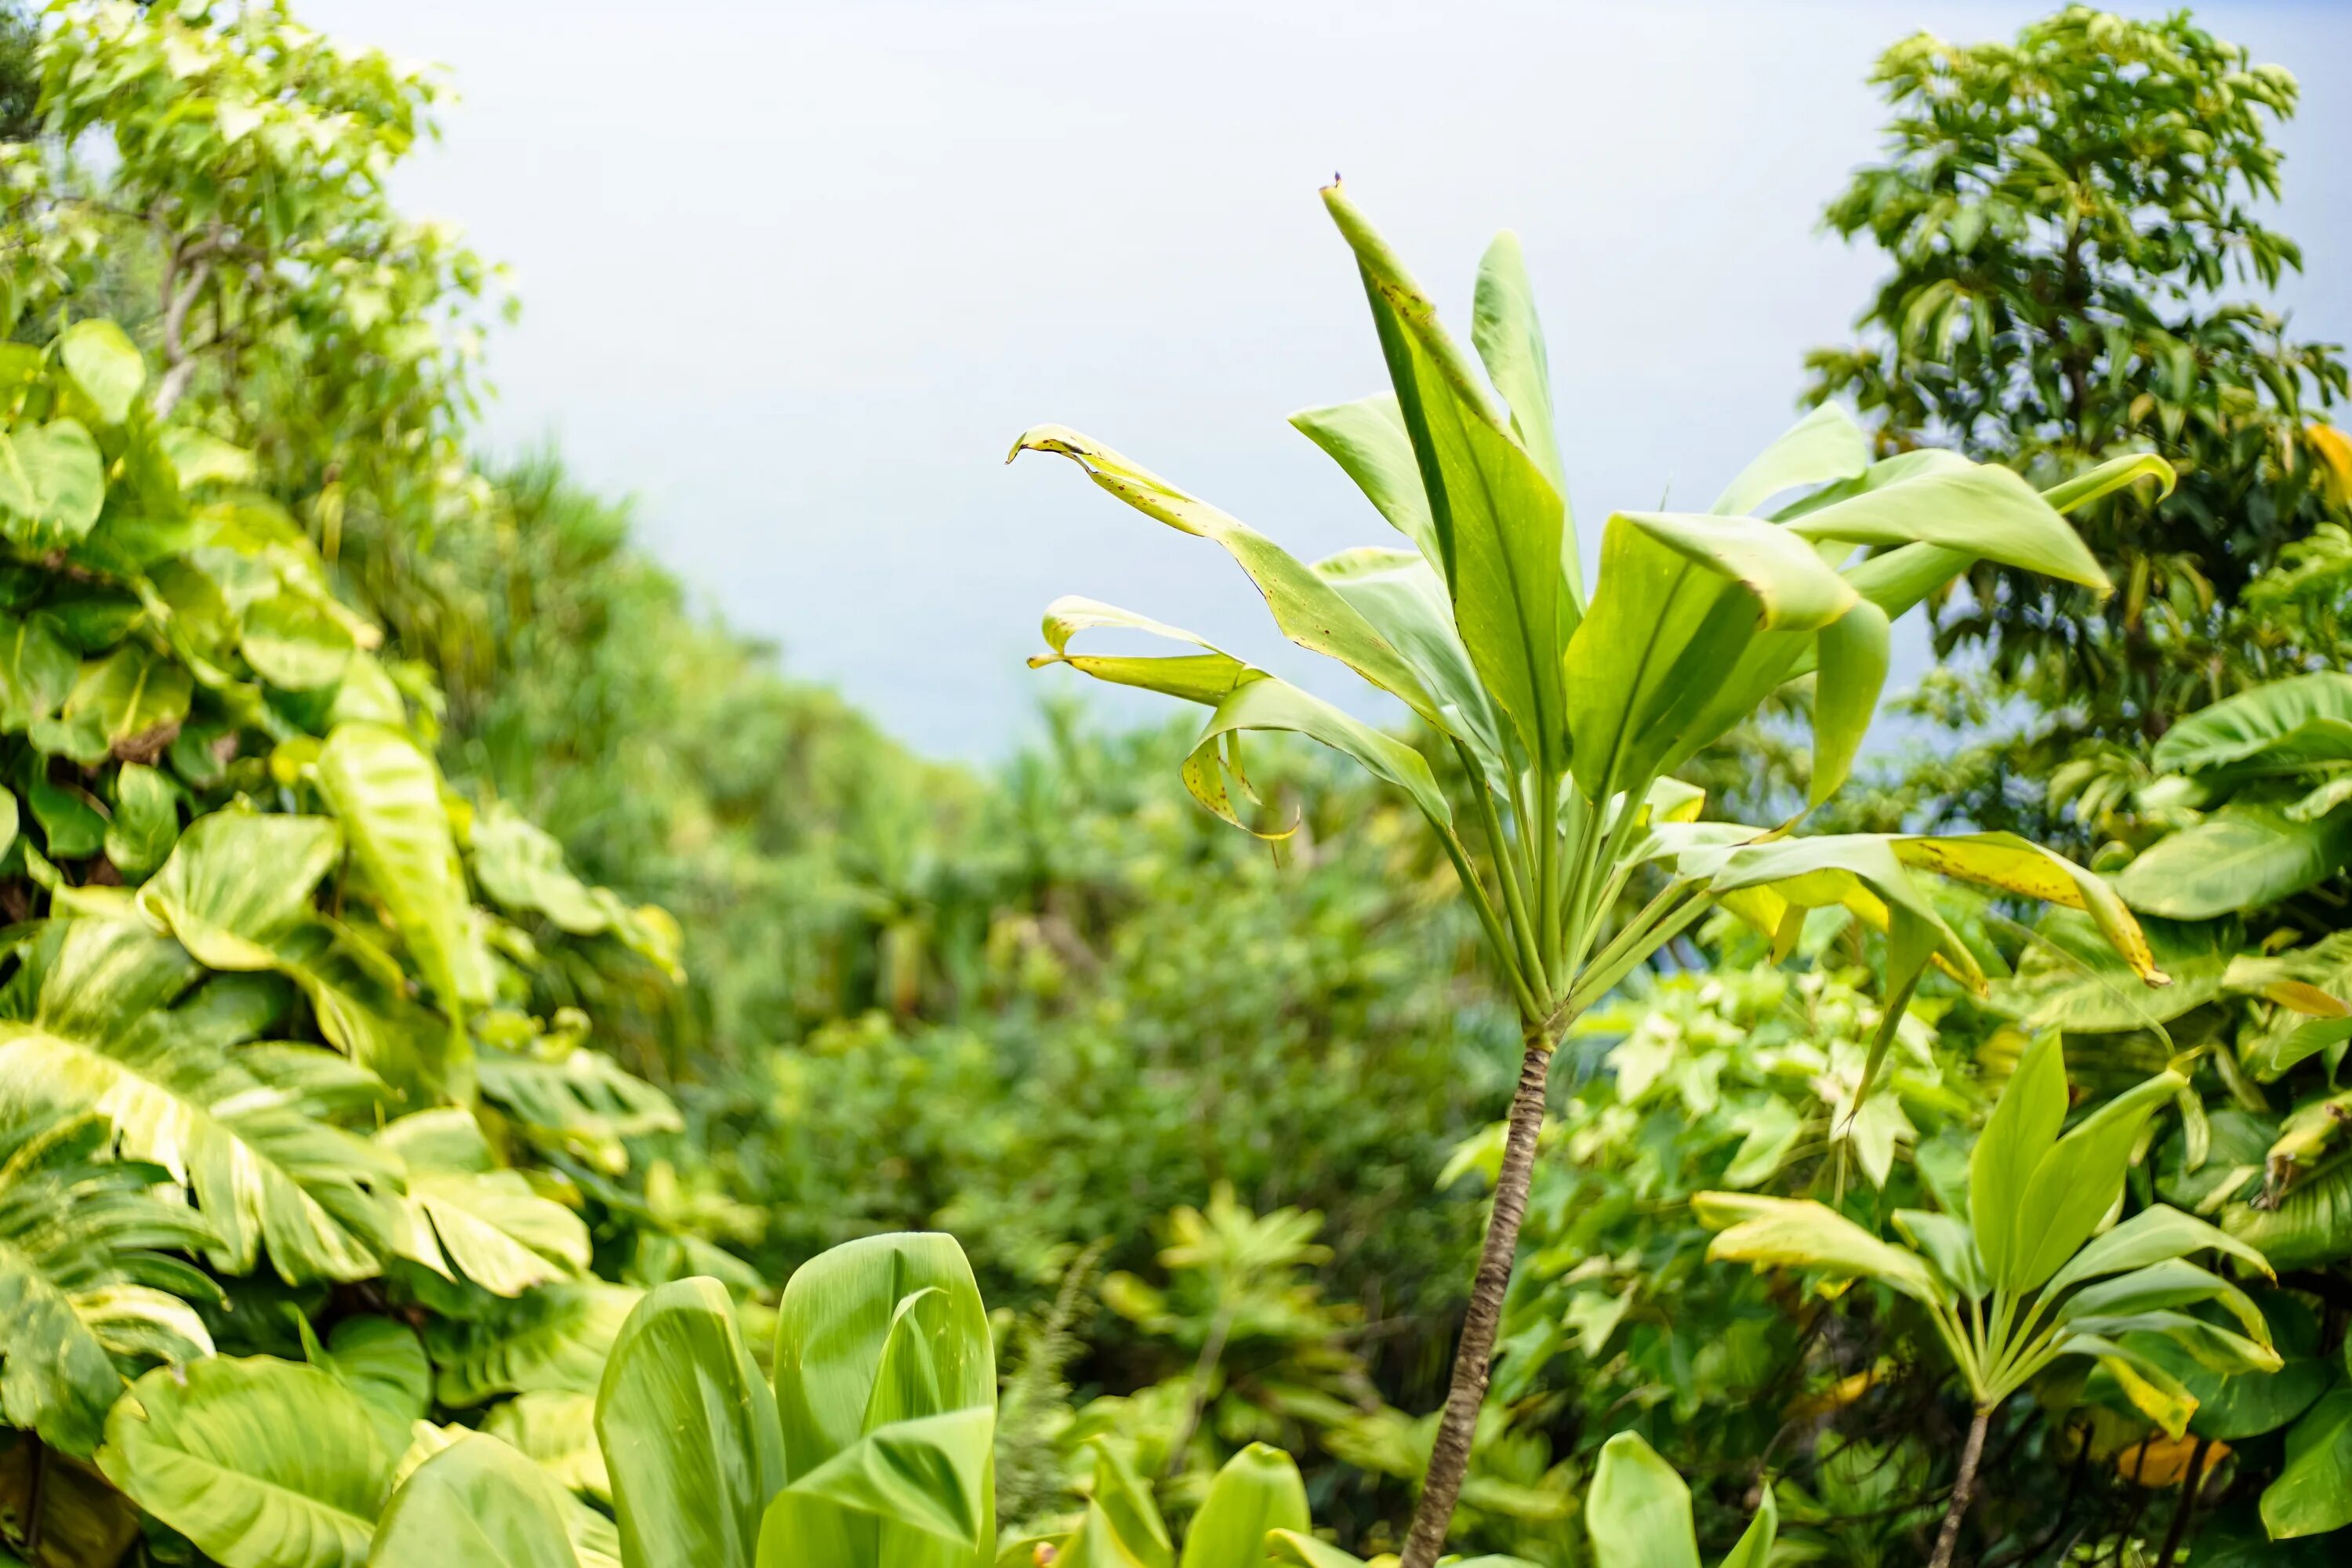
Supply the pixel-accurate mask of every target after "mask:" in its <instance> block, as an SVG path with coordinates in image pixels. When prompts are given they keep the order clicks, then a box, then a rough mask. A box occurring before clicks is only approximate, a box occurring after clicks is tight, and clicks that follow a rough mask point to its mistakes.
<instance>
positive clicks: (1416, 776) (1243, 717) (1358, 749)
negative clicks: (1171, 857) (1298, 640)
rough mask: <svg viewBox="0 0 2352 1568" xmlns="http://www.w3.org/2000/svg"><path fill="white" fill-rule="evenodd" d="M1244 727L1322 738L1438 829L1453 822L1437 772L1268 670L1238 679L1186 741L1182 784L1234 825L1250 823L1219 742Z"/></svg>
mask: <svg viewBox="0 0 2352 1568" xmlns="http://www.w3.org/2000/svg"><path fill="white" fill-rule="evenodd" d="M1244 730H1286V731H1292V732H1293V733H1296V734H1300V735H1305V736H1307V738H1309V739H1310V740H1315V741H1320V742H1322V743H1323V744H1325V745H1327V746H1328V747H1330V748H1331V749H1332V750H1333V751H1335V752H1340V753H1341V754H1343V755H1345V756H1349V757H1352V758H1354V759H1355V760H1356V761H1357V762H1359V763H1362V764H1363V766H1364V768H1365V769H1366V770H1367V771H1368V772H1370V773H1371V774H1372V776H1373V777H1375V778H1377V779H1380V780H1381V781H1382V782H1383V783H1386V784H1394V785H1395V786H1396V787H1397V788H1399V789H1401V790H1402V791H1404V792H1405V794H1406V795H1410V796H1411V797H1412V803H1413V804H1414V805H1417V806H1419V807H1420V808H1421V812H1422V815H1423V816H1426V817H1428V818H1429V819H1430V821H1431V822H1433V823H1434V824H1436V825H1437V826H1438V827H1439V828H1440V829H1441V830H1444V829H1450V828H1451V827H1452V826H1453V823H1454V811H1453V808H1452V807H1451V806H1449V805H1447V804H1446V802H1445V794H1444V791H1443V790H1441V789H1439V788H1438V787H1437V779H1436V776H1435V775H1434V774H1433V773H1431V772H1430V771H1429V763H1428V762H1427V761H1426V760H1424V759H1423V756H1422V754H1421V753H1420V752H1416V751H1414V750H1413V749H1412V747H1411V746H1408V745H1406V744H1405V743H1404V742H1402V741H1399V740H1397V739H1395V738H1394V737H1393V736H1391V735H1388V734H1385V733H1383V732H1381V731H1379V730H1376V729H1374V728H1372V726H1370V724H1367V723H1365V722H1364V721H1362V720H1360V719H1356V718H1353V717H1350V716H1349V714H1346V713H1343V712H1341V711H1340V710H1339V709H1337V708H1334V707H1333V706H1331V704H1329V703H1328V702H1326V701H1324V700H1322V699H1321V698H1319V697H1311V696H1309V695H1308V694H1307V693H1306V692H1304V691H1301V690H1300V689H1298V688H1297V687H1295V686H1293V685H1291V684H1290V683H1289V682H1287V681H1284V680H1276V679H1273V678H1272V677H1268V678H1266V679H1262V680H1252V681H1247V682H1244V684H1242V685H1241V686H1238V687H1236V688H1235V689H1234V692H1233V695H1231V696H1230V697H1227V698H1226V699H1225V700H1223V702H1221V703H1219V704H1218V705H1217V710H1216V712H1215V713H1213V714H1212V715H1211V716H1210V719H1209V722H1208V725H1207V727H1206V728H1205V729H1203V730H1202V731H1201V735H1200V739H1198V740H1197V741H1195V742H1193V743H1192V755H1191V756H1189V757H1188V758H1186V759H1185V762H1184V768H1183V778H1184V787H1185V788H1186V789H1188V790H1190V791H1192V798H1193V799H1195V800H1197V801H1199V802H1200V803H1201V804H1202V805H1205V806H1207V807H1208V808H1209V809H1210V810H1211V811H1213V812H1215V813H1216V814H1217V815H1218V816H1221V817H1223V818H1224V819H1225V820H1226V821H1227V822H1230V823H1232V824H1233V825H1234V826H1236V827H1247V826H1248V824H1246V823H1244V822H1243V821H1242V819H1241V815H1240V813H1239V812H1238V811H1236V810H1235V809H1234V803H1233V796H1232V794H1231V792H1230V791H1228V790H1227V788H1226V786H1225V773H1226V772H1227V771H1228V770H1229V769H1230V767H1231V757H1230V753H1229V752H1226V751H1225V750H1224V748H1225V746H1226V745H1227V744H1228V742H1227V741H1226V737H1228V736H1231V735H1234V734H1236V733H1238V732H1239V731H1244ZM1251 831H1253V832H1255V831H1256V830H1255V829H1252V830H1251ZM1268 837H1281V835H1280V834H1274V835H1268Z"/></svg>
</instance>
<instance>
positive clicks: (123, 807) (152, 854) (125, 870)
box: [0, 763, 180, 878]
mask: <svg viewBox="0 0 2352 1568" xmlns="http://www.w3.org/2000/svg"><path fill="white" fill-rule="evenodd" d="M15 808H16V807H15V802H14V801H13V800H12V801H11V802H10V803H9V805H8V806H7V808H6V810H7V813H8V815H10V816H13V815H14V812H15ZM15 826H16V825H15V823H14V822H13V821H12V822H10V823H9V824H8V828H9V831H8V832H7V834H6V835H5V837H15V836H16V835H15V831H14V829H15ZM179 835H180V792H179V790H178V789H177V788H176V787H174V786H173V783H172V781H171V780H170V779H169V778H168V777H166V776H165V775H164V774H163V773H162V772H161V771H160V770H158V769H155V768H151V767H147V766H144V765H142V764H141V763H123V764H122V766H121V769H120V770H119V771H118V772H117V773H115V775H114V820H113V821H112V822H110V823H109V824H108V825H107V828H106V858H107V859H108V860H109V861H110V862H111V863H112V864H113V866H114V868H115V869H116V870H118V871H121V873H122V874H123V875H124V876H126V877H131V878H138V877H144V876H146V875H147V874H148V873H149V872H151V871H152V870H154V869H155V868H156V867H158V866H160V865H162V864H163V858H164V857H165V856H167V855H169V854H171V852H172V846H173V843H174V842H176V841H177V839H178V837H179ZM0 853H5V846H0Z"/></svg>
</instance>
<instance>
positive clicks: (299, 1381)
mask: <svg viewBox="0 0 2352 1568" xmlns="http://www.w3.org/2000/svg"><path fill="white" fill-rule="evenodd" d="M98 1463H99V1468H100V1469H102V1470H104V1471H105V1472H106V1475H107V1479H110V1480H111V1481H113V1482H114V1484H115V1485H116V1486H118V1487H121V1489H123V1490H124V1491H125V1492H127V1493H129V1494H130V1495H131V1498H132V1500H135V1501H136V1502H137V1503H138V1504H139V1506H140V1507H142V1508H143V1509H145V1510H147V1511H148V1512H150V1513H152V1514H153V1515H155V1517H156V1518H158V1519H160V1520H162V1521H163V1522H164V1523H166V1524H168V1525H170V1526H171V1527H172V1528H173V1529H174V1530H176V1531H179V1532H180V1533H181V1534H183V1535H184V1536H186V1537H187V1538H188V1539H189V1540H191V1541H193V1542H195V1543H196V1545H197V1546H198V1547H199V1548H201V1549H202V1550H203V1551H204V1552H205V1554H206V1555H207V1556H209V1557H212V1558H213V1559H215V1561H217V1562H219V1563H223V1564H226V1568H358V1565H359V1564H361V1563H364V1562H365V1561H366V1559H367V1551H368V1542H369V1538H370V1537H371V1536H372V1535H373V1533H374V1530H375V1518H376V1509H377V1506H378V1505H379V1504H380V1503H381V1502H382V1501H383V1492H384V1488H385V1484H386V1482H387V1481H388V1480H389V1479H390V1477H391V1470H392V1458H391V1456H389V1455H387V1454H386V1453H385V1452H384V1451H383V1445H382V1443H381V1442H379V1441H378V1439H377V1437H376V1434H375V1427H374V1425H373V1423H372V1422H371V1421H370V1420H369V1419H368V1414H367V1410H366V1408H365V1406H363V1405H362V1404H361V1403H360V1400H359V1397H358V1395H356V1394H352V1392H351V1390H349V1389H347V1388H345V1387H344V1386H343V1385H342V1384H341V1383H339V1382H337V1381H336V1380H335V1379H334V1378H332V1377H330V1376H329V1375H328V1374H327V1373H323V1372H320V1371H319V1370H318V1369H317V1368H316V1367H310V1366H303V1365H301V1364H299V1363H295V1362H286V1361H278V1360H276V1359H274V1358H272V1357H268V1356H253V1357H247V1358H232V1357H227V1356H214V1357H211V1358H209V1359H206V1360H204V1361H198V1362H192V1363H189V1364H188V1365H186V1366H184V1367H177V1368H170V1367H166V1368H159V1369H158V1370H156V1371H154V1372H151V1373H148V1374H147V1375H146V1376H144V1377H142V1378H141V1379H140V1380H139V1381H138V1382H137V1383H136V1384H133V1385H132V1386H131V1392H130V1393H129V1394H127V1395H126V1396H125V1397H124V1398H123V1400H122V1403H121V1404H120V1405H116V1406H115V1408H114V1413H113V1414H112V1415H110V1416H109V1417H108V1418H107V1423H106V1446H105V1447H102V1448H100V1450H99V1454H98Z"/></svg>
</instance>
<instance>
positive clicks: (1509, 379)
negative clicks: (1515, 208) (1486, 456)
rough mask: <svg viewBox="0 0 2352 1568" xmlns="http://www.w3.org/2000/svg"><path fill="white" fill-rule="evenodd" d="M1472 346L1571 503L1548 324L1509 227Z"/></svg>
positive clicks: (1566, 557) (1489, 276)
mask: <svg viewBox="0 0 2352 1568" xmlns="http://www.w3.org/2000/svg"><path fill="white" fill-rule="evenodd" d="M1470 342H1471V345H1472V346H1473V347H1475V349H1476V350H1477V351H1478V359H1479V361H1480V363H1483V364H1485V365H1486V379H1487V380H1489V381H1491V382H1493V383H1494V384H1495V390H1496V392H1499V393H1501V394H1502V395H1503V402H1504V404H1505V405H1507V406H1508V407H1509V409H1510V411H1511V433H1512V434H1513V435H1514V436H1517V437H1518V440H1519V447H1520V448H1521V449H1522V450H1524V451H1525V452H1526V453H1527V455H1528V458H1530V459H1532V460H1533V461H1534V463H1535V466H1536V467H1537V468H1539V469H1541V470H1542V471H1543V477H1544V478H1545V479H1548V480H1549V481H1550V483H1551V488H1552V489H1553V490H1554V491H1555V492H1557V493H1558V494H1559V497H1560V499H1561V500H1562V501H1565V500H1567V499H1568V477H1567V474H1566V473H1565V471H1564V470H1563V469H1562V468H1561V467H1560V461H1559V438H1558V437H1556V436H1555V435H1554V434H1553V431H1552V406H1551V363H1550V360H1549V355H1548V354H1547V353H1545V350H1544V340H1543V326H1542V323H1541V322H1539V321H1538V320H1537V318H1536V291H1535V282H1534V280H1533V279H1530V278H1529V277H1528V258H1527V255H1526V253H1525V252H1524V251H1523V250H1522V249H1521V248H1520V247H1519V237H1518V236H1517V235H1516V234H1513V233H1512V232H1511V231H1510V230H1509V229H1505V230H1504V231H1503V232H1502V233H1500V234H1498V235H1496V237H1495V238H1494V242H1493V243H1492V244H1490V245H1488V246H1487V247H1486V255H1485V256H1484V257H1482V258H1480V259H1479V262H1478V289H1477V292H1476V293H1475V295H1474V296H1473V297H1472V300H1471V307H1470ZM1575 558H1576V556H1575V552H1574V550H1573V549H1570V550H1568V551H1567V552H1565V553H1564V554H1563V556H1562V558H1561V565H1562V567H1563V568H1565V569H1567V570H1568V573H1569V581H1570V584H1573V583H1574V582H1575V581H1576V576H1575V569H1574V568H1573V567H1570V566H1569V563H1570V562H1572V561H1574V560H1575Z"/></svg>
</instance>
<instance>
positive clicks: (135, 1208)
mask: <svg viewBox="0 0 2352 1568" xmlns="http://www.w3.org/2000/svg"><path fill="white" fill-rule="evenodd" d="M108 1138H109V1134H108V1131H107V1129H106V1127H105V1125H104V1123H103V1122H101V1121H99V1120H98V1119H96V1118H94V1117H83V1118H61V1117H58V1116H57V1115H55V1114H54V1113H41V1114H26V1113H24V1112H22V1111H19V1112H16V1113H12V1114H10V1115H9V1116H8V1117H7V1119H6V1121H0V1417H5V1419H6V1421H7V1423H8V1425H10V1426H19V1427H25V1428H27V1429H30V1430H31V1431H34V1432H37V1433H38V1434H39V1436H40V1438H41V1440H42V1441H43V1442H45V1443H47V1444H48V1445H49V1446H50V1447H55V1448H60V1449H63V1450H64V1451H65V1452H67V1453H69V1454H73V1455H76V1456H78V1457H80V1458H88V1457H89V1454H90V1452H91V1451H92V1450H93V1449H95V1448H96V1447H98V1441H99V1437H100V1434H101V1433H102V1432H103V1430H104V1428H105V1423H106V1413H107V1411H108V1410H109V1409H110V1408H111V1407H112V1405H113V1404H114V1402H115V1400H116V1399H118V1398H120V1397H121V1394H122V1386H123V1383H122V1374H121V1372H119V1371H118V1370H116V1367H115V1361H114V1358H115V1356H117V1355H121V1356H124V1357H136V1356H145V1355H154V1356H159V1357H162V1358H163V1359H166V1360H169V1361H173V1362H181V1361H188V1360H193V1359H194V1358H195V1357H198V1356H205V1355H210V1354H211V1353H212V1350H213V1342H212V1337H211V1335H210V1334H209V1333H208V1332H207V1331H205V1324H204V1320H203V1319H202V1318H200V1317H198V1316H197V1314H196V1311H195V1310H194V1308H193V1307H191V1306H189V1305H188V1301H187V1300H184V1299H183V1298H187V1299H192V1300H206V1299H210V1298H214V1297H216V1296H217V1293H218V1288H217V1287H216V1286H215V1285H214V1284H213V1283H212V1282H211V1280H210V1279H207V1278H206V1277H205V1275H204V1274H203V1273H201V1272H200V1271H198V1270H197V1269H195V1268H191V1267H190V1266H189V1265H187V1264H186V1263H184V1262H182V1261H180V1260H179V1259H178V1258H173V1257H170V1256H168V1253H169V1251H171V1250H181V1251H187V1252H197V1251H201V1250H203V1249H204V1247H205V1246H206V1245H207V1244H209V1243H210V1241H211V1240H212V1233H211V1231H210V1230H209V1229H207V1228H206V1226H205V1224H204V1221H203V1220H202V1218H201V1217H199V1216H198V1215H196V1214H195V1213H194V1211H192V1210H190V1209H189V1208H188V1207H187V1206H186V1205H182V1204H173V1203H166V1202H164V1201H163V1200H162V1199H160V1198H158V1197H156V1196H155V1195H154V1194H153V1193H152V1190H151V1189H152V1187H153V1186H154V1185H155V1184H157V1183H158V1182H160V1181H161V1180H162V1179H163V1172H162V1171H160V1170H158V1169H157V1168H156V1167H154V1166H152V1165H142V1164H129V1163H113V1162H107V1161H101V1160H99V1159H97V1158H96V1156H97V1155H98V1153H99V1152H100V1145H101V1144H102V1143H104V1142H107V1141H108Z"/></svg>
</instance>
